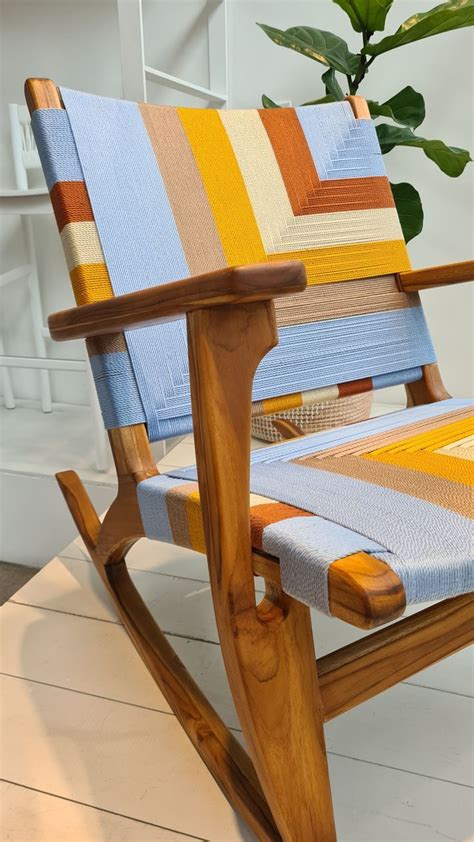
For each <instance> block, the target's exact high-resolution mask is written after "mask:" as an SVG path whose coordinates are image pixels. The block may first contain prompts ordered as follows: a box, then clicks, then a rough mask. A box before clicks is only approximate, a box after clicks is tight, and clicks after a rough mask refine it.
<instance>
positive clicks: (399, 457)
mask: <svg viewBox="0 0 474 842" xmlns="http://www.w3.org/2000/svg"><path fill="white" fill-rule="evenodd" d="M361 458H362V459H370V460H372V461H374V462H383V463H384V464H386V465H396V466H397V467H399V468H409V469H410V470H412V471H420V472H421V473H424V474H429V475H430V476H432V477H440V478H442V479H448V480H451V481H452V482H459V483H461V484H462V485H466V486H468V487H469V488H472V487H474V478H473V472H472V468H471V466H470V463H469V462H468V461H467V460H465V459H455V458H454V457H452V456H446V455H444V454H441V453H432V452H431V451H426V450H422V451H419V452H416V453H415V452H413V451H408V452H407V451H404V452H401V453H383V454H381V455H376V454H374V453H365V454H364V455H363V456H362V457H361Z"/></svg>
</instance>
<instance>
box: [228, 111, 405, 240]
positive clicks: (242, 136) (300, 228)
mask: <svg viewBox="0 0 474 842" xmlns="http://www.w3.org/2000/svg"><path fill="white" fill-rule="evenodd" d="M219 114H220V118H221V120H222V122H223V124H224V127H225V129H226V132H227V135H228V137H229V140H230V142H231V145H232V148H233V150H234V154H235V157H236V159H237V162H238V164H239V167H240V170H241V172H242V176H243V179H244V181H245V186H246V188H247V192H248V194H249V198H250V202H251V204H252V208H253V212H254V214H255V219H256V221H257V225H258V228H259V231H260V236H261V238H262V242H263V245H264V248H265V251H266V252H267V254H279V253H280V252H287V251H304V250H307V249H314V248H318V247H319V248H324V247H330V246H334V245H336V246H339V245H343V244H350V243H368V242H376V241H385V240H399V239H401V236H402V235H401V230H400V223H399V221H398V216H397V212H396V210H395V208H375V209H373V210H359V211H343V212H338V213H321V214H312V215H308V216H307V215H305V216H301V217H295V216H294V215H293V210H292V207H291V205H290V201H289V198H288V193H287V191H286V187H285V184H284V182H283V179H282V177H281V173H280V168H279V166H278V162H277V159H276V157H275V153H274V151H273V148H272V145H271V143H270V140H269V137H268V135H267V133H266V131H265V127H264V125H263V123H262V121H261V119H260V117H259V115H258V112H256V111H221V112H219Z"/></svg>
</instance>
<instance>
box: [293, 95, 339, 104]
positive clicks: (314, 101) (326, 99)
mask: <svg viewBox="0 0 474 842" xmlns="http://www.w3.org/2000/svg"><path fill="white" fill-rule="evenodd" d="M328 102H337V100H336V98H335V97H333V95H332V94H327V95H326V96H322V97H320V98H319V99H310V100H309V101H308V102H302V103H301V105H326V103H328Z"/></svg>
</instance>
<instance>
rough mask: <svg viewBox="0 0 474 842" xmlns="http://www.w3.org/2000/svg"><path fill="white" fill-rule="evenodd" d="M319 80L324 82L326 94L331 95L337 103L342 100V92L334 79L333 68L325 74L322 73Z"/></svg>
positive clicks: (334, 72)
mask: <svg viewBox="0 0 474 842" xmlns="http://www.w3.org/2000/svg"><path fill="white" fill-rule="evenodd" d="M321 79H322V81H323V82H324V87H325V88H326V94H331V95H332V96H333V97H334V99H335V100H337V101H338V102H340V101H341V100H343V99H344V91H343V90H342V88H341V86H340V84H339V82H338V81H337V79H336V71H335V70H334V68H333V67H330V68H329V70H326V73H323V75H322V76H321Z"/></svg>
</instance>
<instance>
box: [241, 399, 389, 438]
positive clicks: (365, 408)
mask: <svg viewBox="0 0 474 842" xmlns="http://www.w3.org/2000/svg"><path fill="white" fill-rule="evenodd" d="M372 399H373V392H362V393H361V394H360V395H348V396H347V397H345V398H335V399H334V400H330V401H324V402H323V403H314V404H310V405H309V406H300V407H298V408H297V409H288V410H286V412H276V413H275V414H274V415H262V416H259V417H258V418H252V435H253V436H255V437H256V438H258V439H264V440H265V441H283V436H282V435H281V434H280V433H279V432H278V431H277V430H276V428H275V427H274V426H273V424H272V419H273V418H284V419H286V420H287V421H293V423H294V424H296V425H297V426H298V427H300V428H301V429H302V430H303V431H304V432H305V433H316V432H318V431H319V430H327V429H328V428H330V427H342V426H343V425H344V424H353V423H355V422H356V421H365V420H366V419H367V418H368V417H369V415H370V410H371V407H372Z"/></svg>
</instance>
